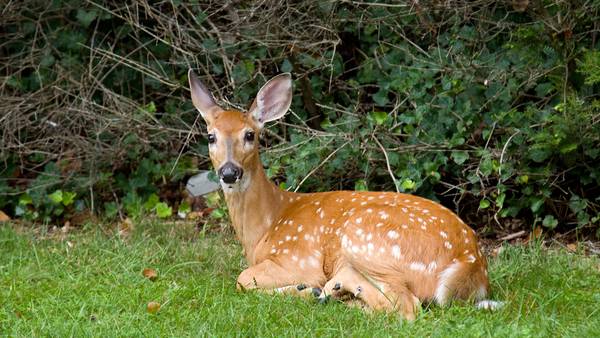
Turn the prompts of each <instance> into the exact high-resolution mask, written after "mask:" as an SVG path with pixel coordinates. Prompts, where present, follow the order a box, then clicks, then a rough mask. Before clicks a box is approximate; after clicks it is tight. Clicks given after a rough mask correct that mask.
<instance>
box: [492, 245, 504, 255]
mask: <svg viewBox="0 0 600 338" xmlns="http://www.w3.org/2000/svg"><path fill="white" fill-rule="evenodd" d="M502 251H504V246H499V247H496V248H494V249H493V250H492V257H498V256H499V255H500V254H501V253H502Z"/></svg>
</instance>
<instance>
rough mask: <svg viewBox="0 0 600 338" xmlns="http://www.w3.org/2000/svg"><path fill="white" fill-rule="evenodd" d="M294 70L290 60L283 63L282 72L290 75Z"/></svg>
mask: <svg viewBox="0 0 600 338" xmlns="http://www.w3.org/2000/svg"><path fill="white" fill-rule="evenodd" d="M292 69H294V67H293V66H292V63H291V62H290V60H288V59H285V60H283V62H282V63H281V71H282V72H286V73H289V72H291V71H292Z"/></svg>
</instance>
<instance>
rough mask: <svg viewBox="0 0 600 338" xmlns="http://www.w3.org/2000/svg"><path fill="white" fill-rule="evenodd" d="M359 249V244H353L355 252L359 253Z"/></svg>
mask: <svg viewBox="0 0 600 338" xmlns="http://www.w3.org/2000/svg"><path fill="white" fill-rule="evenodd" d="M358 251H360V249H359V247H358V245H353V246H352V252H354V253H358Z"/></svg>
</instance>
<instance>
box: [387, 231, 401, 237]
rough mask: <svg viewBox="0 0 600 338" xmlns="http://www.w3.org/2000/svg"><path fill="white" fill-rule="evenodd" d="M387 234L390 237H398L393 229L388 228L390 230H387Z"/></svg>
mask: <svg viewBox="0 0 600 338" xmlns="http://www.w3.org/2000/svg"><path fill="white" fill-rule="evenodd" d="M387 236H388V237H389V238H391V239H397V238H398V237H400V234H398V233H397V232H396V231H394V230H390V231H388V233H387Z"/></svg>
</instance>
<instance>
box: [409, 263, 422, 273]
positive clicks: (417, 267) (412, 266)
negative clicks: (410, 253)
mask: <svg viewBox="0 0 600 338" xmlns="http://www.w3.org/2000/svg"><path fill="white" fill-rule="evenodd" d="M408 267H409V268H410V269H411V270H413V271H425V269H426V268H427V267H426V266H425V264H423V263H421V262H412V263H410V265H409V266H408Z"/></svg>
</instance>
